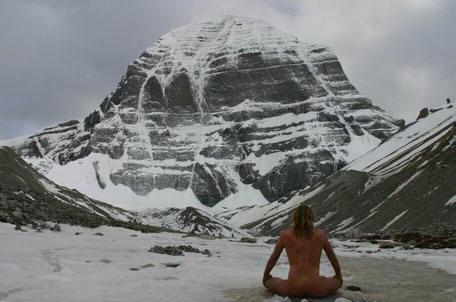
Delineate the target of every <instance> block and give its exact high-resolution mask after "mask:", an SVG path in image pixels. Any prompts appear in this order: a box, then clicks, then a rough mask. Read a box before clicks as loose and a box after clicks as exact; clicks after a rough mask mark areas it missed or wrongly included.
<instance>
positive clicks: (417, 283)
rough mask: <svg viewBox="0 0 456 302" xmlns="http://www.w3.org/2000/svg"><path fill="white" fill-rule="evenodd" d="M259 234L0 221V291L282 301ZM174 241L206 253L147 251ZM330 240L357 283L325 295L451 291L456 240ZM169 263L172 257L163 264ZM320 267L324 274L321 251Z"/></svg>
mask: <svg viewBox="0 0 456 302" xmlns="http://www.w3.org/2000/svg"><path fill="white" fill-rule="evenodd" d="M76 232H80V233H81V234H80V235H75V233H76ZM96 232H101V233H103V234H104V236H97V235H94V234H95V233H96ZM132 235H133V236H132ZM266 239H267V238H260V239H259V241H258V243H257V244H249V243H240V242H234V241H230V240H229V239H215V240H204V239H201V238H196V237H184V235H183V234H172V233H159V234H142V233H139V232H134V231H131V230H126V229H121V228H111V227H101V228H98V229H87V228H81V227H72V226H67V225H63V226H62V232H60V233H55V232H50V231H45V232H43V233H36V232H34V231H28V232H20V231H14V226H13V225H11V224H5V223H1V224H0V242H1V244H0V280H1V282H0V301H132V302H133V301H290V300H289V299H288V298H287V299H282V298H281V297H278V296H273V295H271V294H269V293H268V292H267V291H265V290H264V289H263V288H262V286H261V276H262V272H263V269H264V265H265V263H266V260H267V258H268V256H269V254H270V252H271V251H272V248H273V246H272V245H270V244H265V243H264V241H265V240H266ZM181 244H186V245H187V244H190V245H192V246H194V247H196V248H199V249H209V250H210V251H211V253H212V256H211V257H207V256H205V255H202V254H193V253H186V254H185V256H168V255H160V254H154V253H150V252H148V251H147V250H148V249H149V248H150V247H151V246H154V245H181ZM334 245H335V246H336V253H337V254H338V255H339V256H340V257H339V258H340V262H341V264H342V268H343V274H344V278H345V284H344V287H345V286H347V285H357V286H360V287H361V289H362V292H361V293H359V292H357V293H356V292H350V291H348V290H346V289H343V290H341V291H340V292H339V293H338V295H337V296H336V297H334V298H332V299H329V300H325V301H337V302H343V301H347V299H349V300H348V301H350V300H351V301H455V298H454V297H455V295H456V276H455V275H454V274H456V272H455V267H456V253H455V252H456V251H455V250H440V251H429V250H399V249H398V248H395V249H394V250H389V251H383V250H381V251H378V249H377V246H376V245H372V244H367V243H355V242H341V241H335V242H334ZM394 258H397V259H394ZM403 259H410V260H418V261H424V262H411V261H405V260H403ZM170 263H171V264H175V265H178V266H177V267H169V266H167V264H170ZM425 263H428V264H429V265H427V264H425ZM175 265H174V266H175ZM430 266H433V267H439V268H444V269H447V272H444V271H442V270H439V269H435V268H431V267H430ZM321 271H322V274H324V275H331V274H332V271H331V269H330V266H329V264H328V261H327V259H326V258H324V259H323V261H322V265H321ZM287 272H288V264H287V259H286V257H284V255H283V256H282V258H281V259H280V260H279V264H278V265H277V266H276V268H274V270H273V274H274V275H278V276H281V277H285V276H286V274H287ZM449 273H451V274H453V275H451V274H449ZM342 297H345V298H342ZM303 301H305V300H303Z"/></svg>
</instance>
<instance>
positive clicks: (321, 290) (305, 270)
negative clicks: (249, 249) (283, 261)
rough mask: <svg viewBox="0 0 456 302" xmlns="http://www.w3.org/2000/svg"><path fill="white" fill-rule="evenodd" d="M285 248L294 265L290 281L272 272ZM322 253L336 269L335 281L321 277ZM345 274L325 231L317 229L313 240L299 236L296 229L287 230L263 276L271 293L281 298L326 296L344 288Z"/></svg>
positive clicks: (280, 239) (283, 233) (290, 261)
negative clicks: (323, 252) (274, 275)
mask: <svg viewBox="0 0 456 302" xmlns="http://www.w3.org/2000/svg"><path fill="white" fill-rule="evenodd" d="M284 248H285V250H286V252H287V256H288V261H289V263H290V271H289V272H288V279H287V280H283V279H280V278H276V277H272V276H271V274H270V273H271V270H272V268H273V267H274V265H275V264H276V262H277V259H279V257H280V254H281V253H282V250H283V249H284ZM322 250H324V251H325V253H326V255H327V256H328V259H329V261H330V262H331V265H332V266H333V268H334V271H335V275H334V276H333V277H332V278H327V277H322V276H320V257H321V252H322ZM342 283H343V280H342V274H341V271H340V265H339V262H338V261H337V258H336V255H335V254H334V251H333V249H332V247H331V244H330V243H329V241H328V237H327V236H326V234H325V232H323V231H322V230H319V229H314V230H313V235H312V237H311V238H304V237H297V236H296V235H295V234H294V232H293V230H284V231H282V232H281V233H280V237H279V240H278V241H277V244H276V246H275V248H274V251H273V252H272V254H271V256H270V257H269V261H268V263H267V265H266V268H265V270H264V275H263V285H264V286H265V287H266V288H267V289H269V290H270V291H271V292H273V293H275V294H278V295H281V296H292V297H300V296H310V297H315V298H322V297H326V296H328V295H330V294H333V293H334V292H336V290H337V289H339V288H340V287H341V286H342Z"/></svg>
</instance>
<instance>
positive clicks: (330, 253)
mask: <svg viewBox="0 0 456 302" xmlns="http://www.w3.org/2000/svg"><path fill="white" fill-rule="evenodd" d="M323 249H324V250H325V253H326V256H328V259H329V262H331V265H332V267H333V268H334V271H335V273H336V275H335V276H334V278H336V279H339V280H340V282H341V283H343V280H342V273H341V271H340V265H339V261H337V257H336V254H335V253H334V250H333V248H332V246H331V243H329V240H328V236H326V234H325V237H324V243H323Z"/></svg>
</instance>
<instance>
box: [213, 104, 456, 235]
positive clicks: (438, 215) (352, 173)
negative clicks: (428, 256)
mask: <svg viewBox="0 0 456 302" xmlns="http://www.w3.org/2000/svg"><path fill="white" fill-rule="evenodd" d="M431 112H432V113H430V114H429V115H428V116H426V117H423V118H420V119H418V120H417V121H416V122H414V123H412V124H410V125H408V126H407V127H405V128H404V129H402V130H401V131H399V132H397V133H396V134H395V135H393V136H392V137H390V138H389V139H388V140H386V141H385V142H383V143H382V144H380V145H379V146H378V147H376V148H375V149H373V150H371V151H369V152H367V153H366V154H364V155H363V156H361V157H360V158H358V159H356V160H354V161H353V162H351V163H350V164H349V165H347V166H345V167H344V168H343V169H341V170H340V171H338V172H336V173H335V174H333V175H331V176H330V177H328V178H327V179H325V180H324V181H322V182H321V183H319V184H318V185H316V186H314V187H313V188H310V189H307V190H300V191H297V192H293V193H290V194H288V195H287V196H285V197H283V198H282V199H280V200H278V201H276V202H274V203H271V204H269V205H266V206H253V207H244V208H239V209H235V210H226V211H222V212H220V213H219V214H218V215H217V216H218V218H220V219H226V220H229V221H231V222H232V223H233V224H236V225H239V226H240V225H243V226H242V227H243V228H245V229H248V230H250V231H251V232H252V233H256V234H263V235H265V234H267V235H276V234H278V233H279V232H280V230H282V229H283V228H285V227H289V226H290V223H291V213H292V211H293V210H294V208H295V207H296V206H297V205H299V204H301V203H302V204H306V205H310V206H311V207H312V208H313V209H314V211H315V214H316V222H315V225H316V226H318V227H321V228H323V229H325V230H326V231H328V232H329V233H330V234H337V233H347V232H356V233H369V232H376V233H398V232H409V231H416V232H424V233H427V234H429V233H430V234H441V233H442V232H445V231H448V230H454V231H456V136H455V134H456V108H455V107H454V106H453V105H452V104H450V105H448V106H447V107H442V108H438V109H436V110H431ZM420 116H421V115H420ZM455 233H456V232H455Z"/></svg>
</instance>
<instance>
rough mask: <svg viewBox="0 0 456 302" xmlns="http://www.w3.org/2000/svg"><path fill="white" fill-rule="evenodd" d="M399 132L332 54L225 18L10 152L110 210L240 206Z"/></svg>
mask: <svg viewBox="0 0 456 302" xmlns="http://www.w3.org/2000/svg"><path fill="white" fill-rule="evenodd" d="M400 124H401V122H400V121H398V120H395V119H393V118H392V117H390V116H388V115H387V114H385V112H384V111H383V110H381V109H380V108H378V107H376V106H374V105H372V103H371V101H370V100H369V99H367V98H366V97H364V96H362V95H361V94H360V93H359V92H358V91H357V90H356V88H355V87H354V86H353V85H352V84H351V83H350V82H349V80H348V79H347V77H346V75H345V74H344V72H343V69H342V67H341V64H340V62H339V61H338V59H337V57H336V56H335V55H334V54H333V53H332V52H331V51H330V50H329V49H328V48H327V47H324V46H319V45H310V44H307V43H304V42H301V41H299V40H298V39H297V38H296V37H294V36H292V35H289V34H286V33H284V32H282V31H280V30H278V29H277V28H275V27H273V26H271V25H270V24H268V23H266V22H264V21H261V20H256V19H249V18H243V17H237V16H224V17H219V18H215V19H213V20H210V21H207V22H199V23H192V24H189V25H186V26H183V27H180V28H177V29H174V30H172V31H170V32H169V33H167V34H165V35H163V36H162V37H161V38H160V39H158V41H156V42H155V43H154V44H153V45H152V46H151V47H149V48H147V49H146V50H145V51H144V52H143V53H142V54H141V55H140V57H139V58H138V59H136V60H135V61H134V62H133V63H132V64H130V65H129V66H128V69H127V72H126V74H125V75H124V76H123V77H122V79H121V81H120V82H119V84H118V86H117V87H116V89H115V90H114V91H113V92H112V93H111V94H110V95H109V96H108V97H106V99H105V100H104V101H103V102H102V103H101V105H100V106H99V108H98V109H97V110H96V111H94V112H93V113H92V114H90V115H89V116H87V117H86V118H85V119H84V120H83V121H70V122H66V123H62V124H59V125H56V126H53V127H49V128H46V129H44V130H42V131H39V132H37V133H35V134H33V135H31V136H29V137H27V138H22V139H16V140H14V141H13V142H9V143H8V144H9V145H12V146H13V147H14V148H15V149H16V150H17V151H18V152H19V153H20V154H21V155H22V156H23V157H24V158H25V159H26V160H28V161H29V162H31V163H33V164H34V165H35V166H37V167H39V168H40V169H41V171H42V172H44V173H45V174H46V175H47V177H49V178H51V179H52V180H54V181H55V182H57V183H59V184H61V185H66V186H69V187H74V188H76V189H78V190H79V191H81V192H83V193H85V194H87V195H89V196H91V197H94V198H98V199H100V200H104V201H107V202H112V203H115V204H117V205H121V206H126V207H129V208H145V207H171V206H177V207H180V208H183V207H185V206H197V207H206V206H208V207H212V206H215V205H217V206H218V207H235V206H239V205H249V204H264V203H267V202H268V201H274V200H276V199H278V198H281V197H282V196H284V195H285V194H287V193H289V192H290V191H293V190H298V189H303V188H305V187H307V186H309V185H312V184H315V183H316V182H318V181H319V180H321V179H322V178H324V177H326V176H328V175H329V174H331V173H333V172H334V171H335V170H337V169H338V168H341V167H343V166H344V165H346V164H347V163H348V162H350V161H351V160H353V159H355V158H356V157H358V156H360V155H361V154H363V153H365V152H366V151H368V150H370V149H372V148H374V147H375V146H377V145H378V144H379V143H380V142H381V141H382V140H384V139H386V138H388V137H389V136H391V135H392V134H393V133H394V132H396V131H397V130H398V129H399V127H400Z"/></svg>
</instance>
